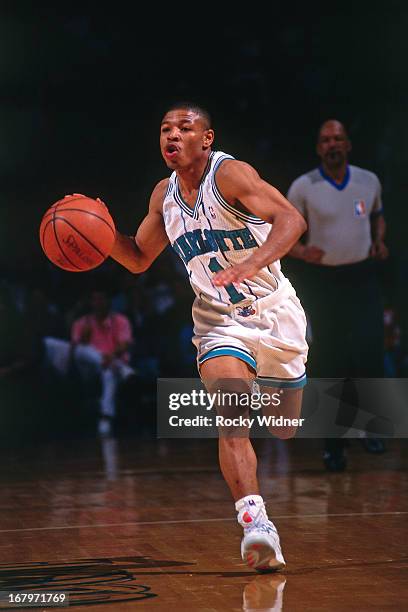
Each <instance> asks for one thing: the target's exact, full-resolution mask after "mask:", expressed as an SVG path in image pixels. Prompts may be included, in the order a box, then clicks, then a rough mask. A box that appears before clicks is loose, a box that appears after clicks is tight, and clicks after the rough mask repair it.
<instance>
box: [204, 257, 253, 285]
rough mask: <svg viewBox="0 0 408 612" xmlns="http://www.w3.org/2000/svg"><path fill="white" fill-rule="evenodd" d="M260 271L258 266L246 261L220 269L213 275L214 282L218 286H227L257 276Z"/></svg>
mask: <svg viewBox="0 0 408 612" xmlns="http://www.w3.org/2000/svg"><path fill="white" fill-rule="evenodd" d="M258 272H259V268H258V266H255V265H254V264H251V263H250V262H249V261H248V262H246V261H244V262H243V263H241V264H237V265H235V266H231V267H230V268H227V269H226V270H220V272H217V273H216V274H214V276H213V283H214V285H216V286H217V287H225V285H230V284H231V283H240V282H241V281H243V280H246V279H248V278H252V277H253V276H256V274H257V273H258Z"/></svg>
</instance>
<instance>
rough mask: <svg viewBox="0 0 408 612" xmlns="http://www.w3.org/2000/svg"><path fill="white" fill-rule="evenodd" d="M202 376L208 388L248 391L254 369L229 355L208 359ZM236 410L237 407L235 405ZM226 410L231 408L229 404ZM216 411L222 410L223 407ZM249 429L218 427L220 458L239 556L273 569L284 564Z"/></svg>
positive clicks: (262, 568) (255, 565)
mask: <svg viewBox="0 0 408 612" xmlns="http://www.w3.org/2000/svg"><path fill="white" fill-rule="evenodd" d="M200 373H201V378H202V380H203V382H204V384H205V385H206V387H207V389H208V390H209V391H210V392H214V391H216V390H217V391H218V390H221V392H225V393H231V392H233V393H237V394H238V396H239V394H244V393H246V394H248V393H251V391H252V383H253V380H254V378H255V371H254V370H253V369H252V368H251V367H250V366H249V365H248V364H247V363H245V362H244V361H242V360H240V359H238V358H236V357H232V356H230V355H221V356H218V357H214V358H212V359H208V360H207V361H205V362H204V363H202V365H201V370H200ZM236 408H237V413H239V412H242V411H240V407H239V406H237V407H236ZM230 409H231V410H229V412H231V411H232V410H233V406H230ZM219 412H221V413H224V414H225V412H224V411H223V410H219ZM227 413H228V411H227ZM248 434H249V432H248V431H246V432H245V431H242V430H241V431H240V432H239V435H234V432H228V431H227V432H225V431H221V432H220V436H219V461H220V467H221V471H222V474H223V476H224V478H225V481H226V483H227V485H228V486H229V488H230V491H231V494H232V496H233V498H234V501H235V509H236V511H237V513H238V517H237V518H238V522H239V523H240V525H241V526H242V527H243V529H244V537H243V538H242V542H241V556H242V559H243V560H244V561H246V562H247V563H248V565H249V566H250V567H253V568H254V569H256V570H257V571H261V572H262V571H274V570H277V569H279V568H281V567H283V566H284V565H285V561H284V558H283V556H282V551H281V548H280V541H279V536H278V533H277V530H276V527H275V525H274V524H273V523H272V521H270V520H269V519H268V516H267V513H266V508H265V503H264V500H263V499H262V497H261V496H260V495H259V484H258V479H257V475H256V471H257V459H256V455H255V452H254V449H253V447H252V444H251V441H250V439H249V435H248Z"/></svg>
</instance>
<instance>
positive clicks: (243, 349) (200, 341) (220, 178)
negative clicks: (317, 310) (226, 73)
mask: <svg viewBox="0 0 408 612" xmlns="http://www.w3.org/2000/svg"><path fill="white" fill-rule="evenodd" d="M213 141H214V131H213V129H212V128H211V120H210V116H209V114H208V113H207V112H206V111H205V110H203V109H202V108H199V107H197V106H195V105H192V104H189V103H182V104H178V105H176V106H173V107H172V108H170V109H169V110H168V111H167V112H166V114H165V115H164V117H163V120H162V123H161V129H160V147H161V153H162V156H163V158H164V161H165V162H166V165H167V167H168V168H169V169H170V170H172V174H171V176H170V178H165V179H163V180H162V181H160V182H159V183H158V184H157V185H156V187H155V188H154V190H153V193H152V195H151V199H150V206H149V212H148V214H147V216H146V217H145V219H144V220H143V221H142V223H141V225H140V227H139V229H138V231H137V233H136V236H135V237H134V238H133V237H129V236H124V235H122V234H120V233H117V238H116V243H115V246H114V249H113V252H112V254H111V255H112V257H113V258H114V259H115V260H116V261H118V262H119V263H121V264H122V265H123V266H125V267H126V268H127V269H128V270H130V271H131V272H134V273H140V272H143V271H145V270H147V268H148V267H149V266H150V265H151V263H152V262H153V261H154V260H155V259H156V257H158V255H159V254H160V253H161V252H162V251H163V249H164V248H165V247H166V246H167V245H168V243H169V242H170V243H171V245H172V246H173V248H174V249H175V251H176V252H177V253H178V255H179V256H180V257H181V259H182V260H183V262H184V264H185V266H186V268H187V272H188V276H189V280H190V283H191V285H192V288H193V290H194V292H195V294H196V300H195V303H194V307H193V319H194V326H195V327H194V333H195V336H194V338H193V343H194V345H195V346H196V348H197V352H198V355H197V362H198V368H199V371H200V375H201V378H202V379H203V381H204V383H205V384H207V383H206V381H210V382H209V383H208V384H207V388H208V386H211V381H218V380H220V379H224V380H234V379H235V380H237V381H254V380H255V378H257V380H258V382H259V384H261V385H262V386H263V387H271V388H272V389H273V391H274V392H277V391H278V390H279V389H285V392H287V403H288V412H290V414H291V415H299V413H300V406H301V397H302V387H303V386H304V384H305V380H306V374H305V362H306V356H307V344H306V341H305V331H306V329H305V328H306V319H305V315H304V312H303V309H302V306H301V304H300V302H299V300H298V298H297V297H296V293H295V291H294V289H293V287H292V286H291V284H290V283H289V281H288V280H287V279H286V278H285V277H284V275H283V274H282V272H281V269H280V263H279V259H280V258H281V257H282V256H283V255H285V254H286V253H287V252H288V251H289V250H290V249H291V248H292V246H293V245H294V244H295V243H296V242H297V241H298V240H299V238H300V236H301V235H302V234H303V232H304V231H305V229H306V223H305V221H304V219H303V217H302V215H300V214H299V213H298V211H297V210H296V209H295V208H294V207H293V206H292V205H291V204H290V203H289V202H288V201H287V200H286V199H285V198H284V197H283V196H282V195H281V194H280V193H279V192H278V191H277V190H276V189H275V188H274V187H272V186H271V185H269V184H268V183H266V182H265V181H264V180H262V179H261V178H260V177H259V175H258V173H257V172H256V171H255V170H254V168H252V167H251V166H250V165H249V164H247V163H244V162H242V161H237V160H235V159H234V158H233V157H232V156H231V155H227V154H225V153H222V152H220V151H213V150H212V144H213ZM289 435H293V434H292V433H290V434H289ZM281 437H288V436H287V435H283V436H281ZM219 460H220V466H221V471H222V474H223V476H224V478H225V480H226V482H227V484H228V486H229V488H230V490H231V493H232V495H233V497H234V500H235V502H236V503H235V507H236V510H237V512H238V521H239V523H240V524H241V525H242V527H243V528H244V537H243V540H242V545H241V554H242V558H243V560H244V561H246V562H247V563H248V564H249V565H250V566H251V567H254V568H255V569H259V570H275V569H278V568H280V567H283V566H284V565H285V561H284V558H283V556H282V552H281V548H280V542H279V536H278V533H277V530H276V527H275V525H274V524H273V523H272V522H271V521H270V520H269V519H268V516H267V513H266V509H265V504H264V501H263V499H262V497H261V496H260V494H259V486H258V481H257V476H256V469H257V459H256V455H255V453H254V450H253V447H252V445H251V442H250V440H249V437H248V436H246V437H234V436H232V437H231V436H220V439H219Z"/></svg>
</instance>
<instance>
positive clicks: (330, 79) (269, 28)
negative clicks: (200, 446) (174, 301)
mask: <svg viewBox="0 0 408 612" xmlns="http://www.w3.org/2000/svg"><path fill="white" fill-rule="evenodd" d="M59 4H60V3H55V4H54V5H48V4H47V3H45V4H44V3H41V4H40V3H38V4H37V5H35V4H33V5H31V6H30V4H29V3H20V4H19V5H18V6H17V7H16V6H12V5H11V3H10V4H9V5H8V4H7V3H1V5H0V130H1V131H0V134H1V138H0V206H1V213H2V216H1V224H0V281H1V282H5V283H6V284H8V285H9V286H10V285H11V286H13V287H14V294H16V288H17V293H18V291H19V290H20V289H21V288H22V287H24V286H26V285H31V287H33V286H35V285H39V286H42V287H46V288H47V295H48V298H49V299H52V300H53V301H55V302H57V303H58V301H59V297H60V296H62V295H66V294H67V293H70V294H71V302H72V301H73V300H74V299H76V298H77V297H78V296H79V295H80V294H81V292H82V291H83V289H84V287H85V286H86V284H87V283H88V279H89V274H90V273H87V274H86V273H85V274H72V273H68V272H64V271H61V270H59V269H57V268H56V267H55V266H53V265H52V264H50V263H49V262H48V261H47V259H46V257H45V256H44V254H43V253H42V251H41V247H40V244H39V240H38V229H39V224H40V221H41V217H42V215H43V213H44V212H45V211H46V210H47V209H48V207H49V206H50V205H51V204H52V203H54V202H55V201H56V200H58V199H59V198H61V197H62V196H64V195H65V194H69V193H72V192H79V193H85V194H87V195H89V196H91V197H97V196H99V197H101V198H102V199H103V200H104V201H105V202H106V203H107V205H108V206H109V209H110V211H111V214H112V216H113V217H114V219H115V222H116V225H117V227H118V229H119V230H120V231H122V232H124V233H128V234H133V233H134V232H135V231H136V229H137V226H138V224H139V222H140V221H141V219H142V218H143V216H144V214H145V211H146V208H147V204H148V198H149V195H150V193H151V191H152V189H153V186H154V184H155V183H156V182H157V181H158V180H160V179H161V178H163V177H165V176H167V175H168V170H167V168H166V167H165V165H164V163H163V161H162V159H161V156H160V151H159V123H160V119H161V117H162V115H163V113H164V112H165V110H166V107H167V106H168V105H169V104H171V103H173V102H174V101H176V100H180V99H188V100H193V101H196V102H197V103H198V104H201V105H202V106H204V107H207V108H208V110H209V111H210V113H211V114H212V117H213V126H214V128H215V132H216V143H215V148H216V149H221V150H224V151H226V152H228V153H231V154H232V155H234V156H235V157H236V158H238V159H244V160H245V161H248V162H249V163H251V164H252V165H254V166H255V167H256V168H257V169H258V170H259V172H260V174H261V175H262V176H263V177H264V178H265V179H266V180H267V181H269V182H271V183H272V184H273V185H275V186H276V187H277V188H278V189H280V190H281V191H282V192H283V193H286V191H287V189H288V187H289V185H290V183H291V182H292V181H293V180H294V179H295V178H296V177H297V176H298V175H299V174H301V173H304V172H306V171H308V170H310V169H311V168H312V167H314V166H315V165H316V164H317V163H318V160H317V157H316V155H315V141H316V134H317V130H318V128H319V125H320V124H321V123H322V122H323V121H324V120H326V119H328V118H337V119H339V120H340V121H342V122H344V124H345V125H346V127H347V128H348V130H349V134H350V137H351V140H352V143H353V150H352V154H351V157H350V161H351V163H353V164H355V165H358V166H362V167H365V168H367V169H369V170H371V171H373V172H375V173H376V174H377V175H378V176H379V178H380V181H381V182H382V185H383V200H384V209H385V217H386V221H387V226H388V229H387V239H386V242H387V245H388V247H389V249H390V258H389V260H388V261H387V262H386V263H385V264H384V265H383V266H382V269H381V276H382V283H383V289H384V296H385V297H384V299H385V303H386V304H391V306H392V307H393V308H394V309H395V310H396V312H397V313H398V316H399V318H400V321H401V325H402V337H403V340H404V338H405V341H406V337H407V322H406V314H405V313H406V312H408V299H407V284H408V248H407V241H406V231H407V229H406V228H407V226H408V223H407V222H408V214H407V202H406V198H407V187H408V178H407V176H408V173H407V167H408V163H407V162H408V152H407V145H406V143H407V141H408V124H407V120H406V109H407V102H408V88H407V84H408V83H407V70H406V60H407V57H408V53H407V51H408V37H407V35H406V32H407V31H408V7H406V6H405V3H404V2H395V1H389V2H387V3H384V2H378V3H372V2H370V3H368V2H359V3H354V4H352V3H341V5H340V4H334V3H332V5H330V4H329V3H326V4H325V5H324V8H322V7H321V6H320V7H319V6H318V5H313V4H309V3H304V4H300V5H297V4H296V3H284V2H275V3H269V4H268V9H267V11H266V9H260V8H259V7H256V6H254V7H253V8H252V7H251V6H249V5H245V7H244V8H243V9H239V8H238V5H232V6H230V7H228V6H226V5H223V7H224V10H225V11H226V17H225V18H221V17H220V15H219V14H218V12H219V10H218V9H219V7H217V6H216V5H213V4H206V5H204V4H200V5H192V4H187V5H185V6H183V5H180V4H178V3H177V4H167V5H165V6H164V7H161V8H159V7H158V6H156V5H155V6H154V7H152V9H151V12H152V13H153V12H154V15H153V14H150V15H149V14H147V15H146V13H145V11H146V8H147V10H149V7H143V8H144V13H143V15H142V14H141V8H140V7H139V5H135V6H134V8H133V10H132V9H130V8H129V7H128V8H126V6H127V5H125V3H120V2H119V3H116V4H114V3H111V4H110V7H109V8H102V7H101V6H99V5H97V4H96V3H91V2H81V3H72V4H71V5H70V6H66V5H65V4H64V5H63V4H62V3H61V5H60V6H59ZM165 261H166V262H167V260H165ZM155 266H156V270H157V271H156V273H155V272H154V271H153V273H152V274H153V278H154V276H156V280H157V278H159V277H160V276H163V274H169V275H171V270H169V269H166V266H167V263H165V264H164V267H163V264H162V266H161V267H160V262H159V263H157V264H155ZM283 266H284V269H285V271H286V272H287V273H288V275H289V276H291V269H292V267H293V262H291V261H290V260H288V259H285V260H284V261H283ZM104 270H107V278H108V279H109V282H111V283H112V284H115V282H116V283H118V284H120V282H122V281H123V279H124V276H123V274H124V272H123V269H122V268H121V267H120V266H119V265H118V264H116V262H112V260H110V261H108V262H107V263H106V264H104V266H102V267H101V273H103V271H104ZM96 273H97V274H98V273H99V272H98V271H97V272H96ZM115 279H122V280H116V281H115ZM123 282H124V284H125V285H126V282H127V281H126V278H125V279H124V281H123ZM186 291H187V292H188V291H189V288H188V285H187V284H186ZM173 293H176V290H175V289H174V287H173ZM190 293H191V292H190ZM181 294H182V293H180V295H181ZM182 295H183V297H182V299H183V300H184V302H183V303H184V304H187V302H188V300H191V299H192V294H191V295H190V294H189V297H188V298H186V297H185V294H184V293H183V294H182ZM64 299H65V300H66V303H69V299H67V298H64ZM187 305H188V304H187ZM59 306H61V304H59ZM188 310H189V308H185V309H184V307H182V308H180V312H179V314H180V318H185V317H187V318H189V312H188ZM359 314H360V315H361V313H359ZM167 329H169V326H168V325H167ZM162 341H163V342H165V341H166V337H162ZM34 418H35V417H34V416H33V419H34Z"/></svg>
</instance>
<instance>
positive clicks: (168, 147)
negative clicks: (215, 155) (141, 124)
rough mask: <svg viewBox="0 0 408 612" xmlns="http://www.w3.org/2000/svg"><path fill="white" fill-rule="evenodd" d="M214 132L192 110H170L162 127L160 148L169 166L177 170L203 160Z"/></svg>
mask: <svg viewBox="0 0 408 612" xmlns="http://www.w3.org/2000/svg"><path fill="white" fill-rule="evenodd" d="M213 140H214V132H213V131H212V130H210V129H207V127H206V125H205V123H204V121H203V119H202V118H201V117H200V115H197V113H195V112H194V111H191V110H185V109H180V110H172V111H170V112H168V113H167V114H166V115H165V116H164V118H163V121H162V124H161V127H160V149H161V154H162V156H163V159H164V161H165V162H166V165H167V167H168V168H171V169H172V170H177V169H181V168H185V167H187V166H190V165H191V164H194V162H198V161H200V160H202V158H203V153H204V152H205V151H206V150H207V149H208V148H209V147H210V146H211V144H212V142H213Z"/></svg>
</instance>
